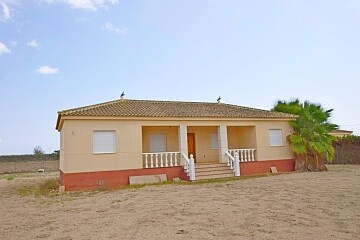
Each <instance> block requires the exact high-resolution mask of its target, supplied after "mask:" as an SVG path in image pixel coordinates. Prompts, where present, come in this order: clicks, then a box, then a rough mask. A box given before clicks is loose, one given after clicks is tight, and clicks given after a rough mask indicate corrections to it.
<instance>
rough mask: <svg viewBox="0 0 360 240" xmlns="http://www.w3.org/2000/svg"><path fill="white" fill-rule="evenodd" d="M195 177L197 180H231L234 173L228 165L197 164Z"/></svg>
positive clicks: (213, 163) (214, 163) (215, 163)
mask: <svg viewBox="0 0 360 240" xmlns="http://www.w3.org/2000/svg"><path fill="white" fill-rule="evenodd" d="M195 176H196V180H206V179H217V178H231V177H234V172H233V170H231V169H230V168H229V167H228V165H227V164H226V163H217V162H212V163H196V164H195Z"/></svg>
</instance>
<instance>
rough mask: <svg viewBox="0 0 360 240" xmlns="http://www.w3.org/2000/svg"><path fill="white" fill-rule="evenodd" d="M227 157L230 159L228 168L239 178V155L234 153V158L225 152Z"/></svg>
mask: <svg viewBox="0 0 360 240" xmlns="http://www.w3.org/2000/svg"><path fill="white" fill-rule="evenodd" d="M225 154H226V156H227V157H228V163H227V165H228V167H229V168H230V169H231V170H233V172H234V174H235V177H239V176H240V160H239V153H238V152H235V153H234V157H233V156H232V155H231V154H230V153H228V152H225Z"/></svg>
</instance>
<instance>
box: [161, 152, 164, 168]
mask: <svg viewBox="0 0 360 240" xmlns="http://www.w3.org/2000/svg"><path fill="white" fill-rule="evenodd" d="M160 167H164V164H163V153H160Z"/></svg>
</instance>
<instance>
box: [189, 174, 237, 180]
mask: <svg viewBox="0 0 360 240" xmlns="http://www.w3.org/2000/svg"><path fill="white" fill-rule="evenodd" d="M231 177H234V174H232V173H228V174H214V175H205V176H196V180H207V179H218V178H231Z"/></svg>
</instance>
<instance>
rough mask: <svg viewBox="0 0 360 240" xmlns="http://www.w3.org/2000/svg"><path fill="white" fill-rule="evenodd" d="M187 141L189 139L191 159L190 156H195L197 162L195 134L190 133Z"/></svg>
mask: <svg viewBox="0 0 360 240" xmlns="http://www.w3.org/2000/svg"><path fill="white" fill-rule="evenodd" d="M187 139H188V152H189V157H190V154H192V155H194V159H195V160H196V154H195V153H196V151H195V133H188V134H187Z"/></svg>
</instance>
